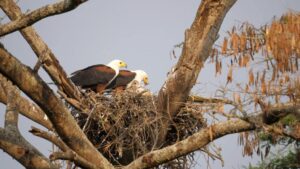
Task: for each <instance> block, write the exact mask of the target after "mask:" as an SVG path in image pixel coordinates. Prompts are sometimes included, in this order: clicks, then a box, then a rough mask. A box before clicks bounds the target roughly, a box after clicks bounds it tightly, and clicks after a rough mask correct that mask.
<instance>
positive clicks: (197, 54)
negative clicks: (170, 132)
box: [158, 0, 236, 144]
mask: <svg viewBox="0 0 300 169" xmlns="http://www.w3.org/2000/svg"><path fill="white" fill-rule="evenodd" d="M235 2H236V0H224V1H221V0H217V1H216V0H204V1H202V2H201V5H200V7H199V8H198V11H197V15H196V18H195V20H194V22H193V24H192V25H191V27H190V28H189V29H187V30H186V31H185V41H184V44H183V49H182V54H181V56H180V58H179V61H178V63H177V65H176V66H175V67H174V68H173V69H172V70H171V72H169V75H168V77H167V80H166V81H165V83H164V85H163V86H162V88H161V89H160V91H159V94H158V100H159V101H158V111H159V112H161V113H163V114H165V116H166V117H168V116H171V117H172V116H174V115H176V114H177V113H178V111H179V109H180V108H181V107H182V106H183V104H184V103H185V102H186V100H187V98H188V95H189V93H190V90H191V89H192V87H193V86H194V84H195V83H196V80H197V78H198V75H199V72H200V70H201V68H202V67H203V64H204V62H205V61H206V59H207V58H208V56H209V53H210V50H211V48H212V45H213V43H214V42H215V40H216V39H217V36H218V32H219V29H220V26H221V24H222V21H223V19H224V17H225V15H226V13H227V11H228V10H229V9H230V8H231V7H232V6H233V4H234V3H235ZM166 119H167V118H166ZM165 124H166V127H164V129H165V130H162V131H161V136H160V138H161V139H162V140H160V141H159V143H160V144H163V143H162V142H163V140H164V137H165V135H166V133H167V131H166V130H167V128H168V127H167V125H168V122H166V123H165Z"/></svg>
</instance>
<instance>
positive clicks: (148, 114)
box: [71, 91, 205, 168]
mask: <svg viewBox="0 0 300 169" xmlns="http://www.w3.org/2000/svg"><path fill="white" fill-rule="evenodd" d="M85 96H86V97H85V99H84V101H83V102H84V103H83V104H85V105H86V106H87V107H88V108H89V110H88V111H85V112H82V111H79V110H77V109H74V108H71V110H72V114H73V115H74V117H75V118H76V120H77V122H78V124H79V125H80V126H81V127H82V129H83V131H84V132H85V133H86V135H87V136H88V138H89V139H90V141H91V142H92V143H93V144H94V146H95V147H96V148H97V149H98V150H99V151H100V152H101V153H102V154H104V155H105V156H106V157H107V158H108V159H109V160H110V161H111V162H113V163H114V164H116V165H125V164H128V163H130V162H131V161H133V160H134V159H136V158H138V157H139V156H141V155H143V154H146V153H147V152H150V151H152V150H155V149H156V148H157V140H158V139H159V132H160V131H161V127H162V126H164V125H163V120H162V118H169V117H163V116H162V115H161V114H160V113H158V112H157V109H156V105H157V98H156V96H154V95H144V94H137V93H135V92H132V91H125V92H122V93H118V94H104V95H99V94H96V93H94V92H88V91H87V92H85ZM199 112H201V111H199V110H198V107H197V106H195V104H186V106H185V107H184V108H183V109H182V110H181V112H180V113H179V114H178V115H177V116H176V117H174V118H173V119H172V120H171V126H169V129H168V134H167V137H166V140H165V143H164V145H171V144H174V143H176V142H178V141H180V140H182V139H185V138H186V137H188V136H190V135H192V134H193V133H195V132H197V131H198V130H199V129H200V128H202V127H203V126H204V125H205V121H204V119H203V117H202V115H201V114H199ZM169 120H170V119H169ZM192 160H193V154H190V155H188V156H185V157H180V158H178V159H176V160H174V161H171V162H169V163H167V164H164V166H163V168H183V167H184V168H186V167H187V165H191V164H193V161H192Z"/></svg>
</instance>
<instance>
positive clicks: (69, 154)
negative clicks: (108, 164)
mask: <svg viewBox="0 0 300 169" xmlns="http://www.w3.org/2000/svg"><path fill="white" fill-rule="evenodd" d="M50 160H52V161H53V160H69V161H74V162H75V164H76V165H78V166H79V167H82V168H87V169H96V168H97V167H96V166H95V165H93V164H91V163H90V162H89V161H88V160H86V159H84V158H82V157H80V156H78V155H77V154H76V153H74V152H73V151H66V152H54V153H52V154H51V155H50Z"/></svg>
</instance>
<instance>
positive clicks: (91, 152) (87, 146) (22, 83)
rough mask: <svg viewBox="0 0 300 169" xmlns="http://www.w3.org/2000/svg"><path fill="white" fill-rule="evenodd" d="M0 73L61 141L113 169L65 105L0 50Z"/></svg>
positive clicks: (26, 69)
mask: <svg viewBox="0 0 300 169" xmlns="http://www.w3.org/2000/svg"><path fill="white" fill-rule="evenodd" d="M0 73H2V74H3V75H5V76H6V77H7V78H8V79H10V80H11V81H12V82H13V83H14V84H16V85H17V86H18V87H19V88H20V89H21V90H22V91H23V92H24V93H26V94H27V95H28V96H29V97H30V98H31V99H32V100H33V101H35V103H37V104H38V105H39V107H41V108H42V109H43V110H44V112H45V113H46V114H47V116H48V118H49V120H50V121H51V122H52V124H53V127H54V128H55V131H56V132H57V133H58V135H59V136H60V138H61V139H62V140H63V141H64V142H65V143H66V145H67V146H68V147H70V148H71V149H72V150H73V151H74V152H76V153H77V154H78V155H80V156H81V157H84V158H85V159H87V160H89V161H90V162H91V163H93V164H95V165H96V166H98V167H99V168H113V166H112V164H111V163H110V162H108V161H107V159H105V158H104V157H103V156H102V155H101V154H100V153H99V152H98V151H97V149H96V148H95V147H94V146H93V145H92V143H91V142H90V141H89V140H88V139H87V137H86V136H85V134H84V133H83V132H82V130H81V129H80V127H79V126H78V125H77V123H76V121H75V119H74V118H73V116H72V115H71V113H70V112H69V110H68V109H67V108H66V107H65V105H64V103H63V102H62V101H61V100H60V99H59V98H58V97H57V96H56V95H55V94H54V92H53V91H52V90H51V89H50V87H49V86H48V85H47V84H46V83H45V82H44V81H43V80H42V79H41V78H40V77H39V76H38V75H37V74H36V73H34V72H33V70H32V69H30V68H29V67H27V66H25V65H23V64H22V63H21V62H20V61H19V60H17V59H16V58H15V57H13V56H12V55H11V54H10V53H8V52H7V51H6V50H5V49H4V47H3V46H2V47H0Z"/></svg>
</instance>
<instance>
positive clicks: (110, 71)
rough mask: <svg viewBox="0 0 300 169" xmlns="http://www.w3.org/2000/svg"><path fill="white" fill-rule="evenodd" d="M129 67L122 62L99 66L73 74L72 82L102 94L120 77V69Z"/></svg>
mask: <svg viewBox="0 0 300 169" xmlns="http://www.w3.org/2000/svg"><path fill="white" fill-rule="evenodd" d="M123 67H127V64H126V63H125V62H124V61H121V60H113V61H111V62H109V63H108V64H107V65H103V64H98V65H93V66H89V67H87V68H84V69H81V70H78V71H76V72H74V73H72V74H71V75H72V77H71V80H72V81H73V83H74V84H75V85H76V86H80V87H81V88H83V89H91V90H93V91H95V92H98V93H102V92H103V91H104V89H105V88H106V87H107V86H108V85H109V84H110V83H111V82H112V81H113V80H114V79H115V78H116V77H117V76H118V74H119V69H120V68H123Z"/></svg>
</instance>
